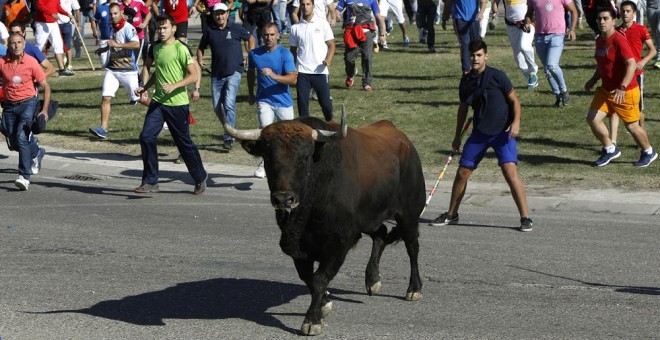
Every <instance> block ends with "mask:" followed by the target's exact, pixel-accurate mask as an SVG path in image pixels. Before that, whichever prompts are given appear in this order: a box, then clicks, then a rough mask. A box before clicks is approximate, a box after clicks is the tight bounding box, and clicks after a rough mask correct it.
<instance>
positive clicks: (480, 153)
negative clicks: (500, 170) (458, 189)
mask: <svg viewBox="0 0 660 340" xmlns="http://www.w3.org/2000/svg"><path fill="white" fill-rule="evenodd" d="M509 133H510V131H504V132H502V133H500V134H499V135H496V136H487V135H484V134H483V133H481V132H479V131H477V130H472V134H470V137H468V139H467V141H465V145H464V146H463V155H462V156H461V160H460V162H459V164H460V165H461V166H463V167H466V168H470V169H476V168H477V166H478V165H479V163H480V162H481V160H482V159H483V158H484V155H485V154H486V150H488V148H489V147H492V148H493V151H495V155H496V156H497V161H498V162H497V164H498V165H502V164H504V163H516V164H518V150H517V147H516V145H517V144H516V139H515V138H511V137H509Z"/></svg>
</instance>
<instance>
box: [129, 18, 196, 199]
mask: <svg viewBox="0 0 660 340" xmlns="http://www.w3.org/2000/svg"><path fill="white" fill-rule="evenodd" d="M156 27H157V30H156V33H157V34H158V37H159V39H160V41H161V42H160V43H159V44H156V45H154V46H153V55H149V56H148V57H147V64H152V63H153V65H154V66H155V71H154V74H153V75H151V77H150V78H149V79H148V80H147V81H146V82H145V84H144V87H138V88H137V89H135V94H137V95H138V96H140V95H142V93H144V92H145V91H147V89H148V88H150V87H151V86H153V85H155V86H156V93H155V94H154V97H153V100H152V101H151V103H150V104H149V109H148V110H147V115H146V116H145V117H144V126H143V127H142V132H141V133H140V147H141V149H142V163H143V165H144V169H143V170H142V184H141V185H140V186H139V187H137V188H135V189H134V190H133V191H134V192H136V193H140V194H141V193H152V192H158V190H159V188H158V148H157V141H158V134H160V131H161V130H162V129H163V123H164V122H166V123H167V126H168V127H169V131H170V134H171V135H172V139H173V140H174V144H175V145H176V147H177V149H178V150H179V154H180V155H181V156H182V158H183V161H184V163H185V164H186V167H187V168H188V172H189V173H190V176H192V178H193V180H194V181H195V188H194V191H193V193H194V194H195V195H201V194H202V193H203V192H204V191H205V190H206V180H207V179H208V173H207V172H206V170H204V165H203V164H202V158H201V156H200V155H199V150H197V146H196V145H195V143H194V142H193V141H192V138H191V137H190V124H189V119H190V110H189V107H188V104H189V100H188V93H187V91H186V86H187V85H192V84H194V83H195V82H197V80H198V76H199V74H198V72H199V71H198V67H196V66H195V61H194V60H193V58H192V55H191V54H190V51H189V50H188V47H186V45H184V44H183V43H182V42H181V41H180V40H177V39H176V38H175V33H176V30H177V27H176V23H175V22H174V19H173V18H172V17H171V16H169V15H163V16H159V17H158V18H156Z"/></svg>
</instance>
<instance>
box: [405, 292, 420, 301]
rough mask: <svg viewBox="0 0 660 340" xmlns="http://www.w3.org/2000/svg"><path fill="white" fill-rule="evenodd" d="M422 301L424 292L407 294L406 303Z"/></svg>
mask: <svg viewBox="0 0 660 340" xmlns="http://www.w3.org/2000/svg"><path fill="white" fill-rule="evenodd" d="M421 299H422V292H409V293H406V301H419V300H421Z"/></svg>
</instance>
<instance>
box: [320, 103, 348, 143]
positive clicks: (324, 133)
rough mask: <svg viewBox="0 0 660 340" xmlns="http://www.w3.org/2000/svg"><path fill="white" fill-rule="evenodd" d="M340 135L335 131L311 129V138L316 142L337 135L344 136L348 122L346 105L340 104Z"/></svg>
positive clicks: (330, 138)
mask: <svg viewBox="0 0 660 340" xmlns="http://www.w3.org/2000/svg"><path fill="white" fill-rule="evenodd" d="M340 130H341V135H337V131H328V130H312V139H314V140H315V141H317V142H329V141H331V140H333V139H336V138H337V137H340V138H344V137H346V135H347V134H348V124H347V123H346V105H345V104H342V106H341V128H340Z"/></svg>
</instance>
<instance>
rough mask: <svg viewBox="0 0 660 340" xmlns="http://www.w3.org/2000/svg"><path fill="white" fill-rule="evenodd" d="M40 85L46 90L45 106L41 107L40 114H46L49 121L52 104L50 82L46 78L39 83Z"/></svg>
mask: <svg viewBox="0 0 660 340" xmlns="http://www.w3.org/2000/svg"><path fill="white" fill-rule="evenodd" d="M39 85H41V88H42V89H43V90H44V106H43V107H42V108H41V112H39V115H43V116H45V118H46V121H48V106H49V105H50V84H48V82H47V81H46V79H44V80H42V81H41V82H40V83H39Z"/></svg>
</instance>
